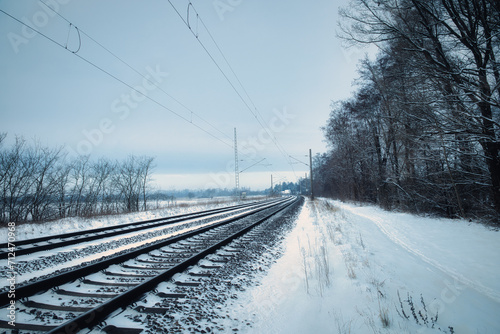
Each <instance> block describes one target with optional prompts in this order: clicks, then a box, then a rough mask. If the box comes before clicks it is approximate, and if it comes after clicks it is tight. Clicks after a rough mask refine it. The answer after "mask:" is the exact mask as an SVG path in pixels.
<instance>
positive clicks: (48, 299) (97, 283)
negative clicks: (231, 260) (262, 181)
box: [0, 198, 297, 333]
mask: <svg viewBox="0 0 500 334" xmlns="http://www.w3.org/2000/svg"><path fill="white" fill-rule="evenodd" d="M295 203H297V199H295V198H288V199H285V200H280V201H274V202H272V203H265V204H262V205H260V206H259V207H257V208H253V207H252V208H251V209H250V210H248V211H245V212H244V213H241V214H239V215H237V216H231V217H227V218H223V219H219V220H218V221H217V222H216V223H212V224H208V225H206V226H203V227H200V228H197V229H194V230H192V231H188V232H185V233H182V234H180V235H177V236H173V237H169V238H166V239H163V240H160V241H158V242H155V243H152V244H147V245H144V246H143V247H140V248H137V249H133V250H131V251H128V252H125V253H122V254H119V255H116V256H112V257H110V258H106V259H103V260H100V261H96V262H94V263H92V264H89V265H86V266H83V267H80V268H78V269H75V270H70V271H66V272H64V273H62V274H59V275H56V276H52V277H49V278H47V279H43V280H40V281H36V282H34V283H31V284H27V285H24V286H21V287H18V288H16V292H15V294H16V327H15V328H16V330H18V331H20V332H21V333H22V332H49V333H77V332H78V331H80V330H83V329H85V328H91V327H95V326H98V325H99V324H101V323H102V321H103V320H104V319H105V318H106V317H108V316H110V315H112V314H115V313H116V312H121V311H119V310H122V311H123V310H124V309H125V308H127V307H128V309H130V308H131V307H130V306H129V305H131V304H133V303H134V302H136V301H137V300H139V299H141V297H142V296H143V295H144V294H146V293H151V291H153V293H154V294H155V298H160V299H162V300H167V301H168V300H169V299H175V298H181V297H183V296H182V295H180V294H178V293H172V292H169V291H157V292H154V291H155V290H154V289H155V288H157V287H158V285H159V284H161V283H162V282H167V281H172V279H173V277H174V276H175V275H177V276H178V275H179V274H180V273H183V272H184V271H186V270H187V269H188V268H192V267H193V266H196V267H197V268H198V269H197V270H196V271H195V272H191V273H190V274H189V275H188V276H189V277H196V278H199V277H204V276H207V275H210V274H211V273H210V271H211V270H216V269H217V268H219V267H220V263H224V262H226V257H227V256H231V254H233V253H235V252H238V247H236V248H235V247H233V248H227V247H228V246H227V245H229V244H230V243H231V242H233V241H234V240H235V239H237V238H245V237H244V235H245V234H247V233H249V232H250V231H251V230H252V229H253V228H255V227H256V226H258V225H260V224H261V223H263V222H265V221H267V220H268V219H270V218H271V217H273V216H274V215H276V214H278V213H280V212H283V211H284V210H286V209H287V208H289V207H290V206H292V205H293V204H295ZM207 214H209V215H210V214H213V212H211V213H207ZM246 238H247V239H248V238H251V237H246ZM177 276H175V277H177ZM173 284H175V285H180V286H196V285H198V284H199V283H198V282H197V280H196V279H194V280H192V279H187V280H186V279H181V280H175V281H174V282H173ZM9 303H10V299H9V296H8V293H7V292H4V293H1V294H0V305H3V307H2V309H5V308H6V307H7V305H9ZM132 309H133V311H134V312H139V313H161V312H167V310H168V308H165V307H155V306H148V305H147V304H145V305H141V306H136V307H133V306H132ZM0 328H4V329H9V330H12V329H13V327H12V326H11V325H9V324H8V323H7V321H3V319H2V320H0ZM101 328H102V330H103V331H104V332H107V333H140V332H141V331H142V330H143V329H141V328H136V327H133V326H128V327H120V325H118V326H117V325H112V326H101ZM0 332H1V329H0Z"/></svg>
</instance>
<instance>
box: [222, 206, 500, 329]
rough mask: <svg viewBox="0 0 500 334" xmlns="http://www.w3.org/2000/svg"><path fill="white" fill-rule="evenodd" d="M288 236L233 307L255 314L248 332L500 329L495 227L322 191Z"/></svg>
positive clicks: (499, 237)
mask: <svg viewBox="0 0 500 334" xmlns="http://www.w3.org/2000/svg"><path fill="white" fill-rule="evenodd" d="M284 243H285V245H284V246H285V253H284V254H283V256H282V257H280V258H279V259H278V260H277V262H276V263H275V264H274V265H273V266H272V267H271V268H270V270H269V271H268V273H267V274H266V275H265V276H263V277H262V280H261V282H259V283H258V284H257V285H256V286H254V287H252V288H250V289H248V290H247V291H245V292H242V293H241V294H240V295H239V296H238V297H239V298H238V299H237V300H236V301H234V302H232V304H231V305H228V307H229V309H230V310H229V313H230V314H232V315H233V317H235V318H240V319H245V318H246V319H251V322H253V324H252V326H251V327H250V326H248V327H241V328H239V329H240V331H239V332H240V333H500V316H499V315H500V251H499V246H500V232H498V231H495V230H492V229H491V228H489V227H486V226H484V225H481V224H478V223H469V222H467V221H465V220H451V219H437V218H429V217H420V216H414V215H410V214H405V213H391V212H387V211H383V210H381V209H379V208H377V207H373V206H357V205H352V204H346V203H341V202H338V201H333V200H327V199H317V200H316V201H314V202H312V201H310V200H307V201H306V203H305V205H304V207H303V209H302V211H301V213H300V215H299V217H298V219H297V222H296V226H295V228H294V229H293V231H292V232H291V233H290V234H289V235H288V236H287V237H286V239H285V241H284ZM398 294H399V296H400V298H398ZM410 297H411V300H412V303H413V306H414V310H415V311H414V312H415V316H416V318H417V319H418V320H419V323H418V324H417V321H416V320H415V318H414V316H413V315H412V310H411V307H410V304H411V303H410V302H408V301H409V300H410ZM400 301H401V302H400ZM422 301H423V302H422ZM424 305H425V308H424ZM403 311H404V314H406V316H408V319H406V318H404V317H403ZM419 312H420V314H421V315H420V314H419ZM436 314H437V321H436V320H434V321H433V320H431V318H435V317H436ZM424 318H426V321H424V320H423V319H424ZM426 322H427V323H426Z"/></svg>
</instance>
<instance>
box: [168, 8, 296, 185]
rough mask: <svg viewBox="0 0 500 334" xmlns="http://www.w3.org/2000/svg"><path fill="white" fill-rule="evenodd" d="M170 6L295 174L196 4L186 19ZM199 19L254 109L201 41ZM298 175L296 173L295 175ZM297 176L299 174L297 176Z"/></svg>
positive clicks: (283, 151) (282, 149)
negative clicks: (194, 22)
mask: <svg viewBox="0 0 500 334" xmlns="http://www.w3.org/2000/svg"><path fill="white" fill-rule="evenodd" d="M168 2H169V4H170V6H171V7H172V8H173V9H174V11H175V12H176V13H177V15H178V16H179V18H180V19H181V20H182V21H183V22H184V24H185V25H186V26H187V27H188V29H189V30H190V31H191V33H192V34H193V36H194V37H195V38H196V40H197V41H198V43H199V44H200V45H201V47H202V48H203V50H205V52H206V53H207V55H208V56H209V57H210V59H211V60H212V62H213V63H214V64H215V66H216V67H217V68H218V69H219V71H220V72H221V73H222V75H223V77H224V78H225V79H226V81H227V82H228V83H229V85H230V86H231V87H232V89H233V90H234V91H235V93H236V94H237V96H238V97H239V98H240V100H241V101H242V102H243V104H244V105H245V106H246V108H247V109H248V111H250V113H251V114H252V115H253V116H254V117H255V119H256V120H257V122H258V123H259V125H260V127H261V128H262V129H263V130H264V131H265V132H266V134H267V135H268V136H269V138H270V139H271V141H272V142H273V143H274V145H275V146H276V148H277V149H278V151H279V152H280V153H281V155H282V156H283V157H284V158H285V161H286V162H287V163H288V164H289V165H290V167H291V168H292V171H293V172H294V175H295V169H294V167H293V165H292V163H291V160H289V154H288V153H287V152H286V150H285V149H284V147H283V146H282V145H281V144H280V143H279V142H278V140H277V138H276V137H275V136H274V134H273V133H271V132H270V130H269V128H268V127H267V126H265V125H264V123H265V121H264V119H263V117H262V115H261V114H260V112H259V111H258V109H257V107H256V106H255V103H254V102H253V100H252V99H251V97H250V95H249V94H248V92H247V90H246V89H245V87H244V86H243V84H242V82H241V80H240V79H239V77H238V75H237V74H236V73H235V71H234V69H233V67H232V66H231V65H230V63H229V61H228V60H227V57H226V56H225V55H224V52H223V51H222V49H221V48H220V46H219V44H218V43H217V42H216V41H215V38H214V37H213V35H212V34H211V33H210V30H209V29H208V27H207V26H206V25H205V23H204V22H203V19H202V18H201V17H200V15H199V14H198V12H197V11H196V8H195V7H194V5H193V4H192V3H191V2H189V3H188V6H187V14H186V19H185V18H184V16H182V14H181V13H180V12H179V10H178V9H177V8H176V7H175V6H174V4H173V3H172V1H171V0H168ZM191 10H193V11H194V13H195V14H196V31H194V30H193V27H191V23H190V19H189V17H190V12H191ZM198 21H199V22H201V24H202V26H203V28H204V29H205V30H206V31H207V33H208V35H209V37H210V39H211V40H212V42H213V43H214V45H215V46H216V48H217V50H218V51H219V53H220V54H221V56H222V58H223V59H224V62H225V63H226V65H227V66H228V68H229V69H230V71H231V73H232V74H233V76H234V77H235V78H236V81H237V82H238V84H239V86H240V87H241V89H242V90H243V92H244V93H245V95H246V97H247V99H248V100H249V101H250V103H251V104H252V106H253V107H254V108H253V109H252V108H251V107H250V105H249V104H248V102H247V101H246V100H245V99H244V98H243V96H242V94H241V93H240V91H239V90H238V89H237V88H236V85H235V84H234V83H233V82H232V81H231V80H230V79H229V76H228V75H227V74H226V72H225V71H224V70H223V69H222V66H221V65H220V64H219V63H218V62H217V61H216V60H215V57H214V56H213V55H212V54H211V53H210V51H209V50H208V48H207V47H206V46H205V44H204V43H203V42H202V41H201V39H200V38H199V31H198ZM259 116H260V119H259ZM295 176H296V175H295ZM296 177H297V176H296Z"/></svg>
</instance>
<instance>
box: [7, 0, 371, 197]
mask: <svg viewBox="0 0 500 334" xmlns="http://www.w3.org/2000/svg"><path fill="white" fill-rule="evenodd" d="M43 1H44V2H46V3H47V4H48V5H49V6H51V7H52V8H53V9H54V10H56V11H57V12H58V13H59V14H61V15H62V16H64V17H65V18H66V19H67V20H69V21H70V22H71V23H72V24H73V25H75V26H77V27H78V28H79V29H80V31H79V32H80V38H79V37H78V31H77V30H76V29H75V28H74V27H70V25H69V24H68V23H67V22H66V21H65V20H64V19H63V18H61V17H60V16H58V15H56V14H55V13H54V12H52V11H50V10H48V9H47V8H46V7H45V6H44V5H43V4H42V3H41V2H40V1H38V0H22V1H18V0H0V9H2V10H4V11H5V12H7V13H9V14H11V15H12V16H14V17H16V18H18V19H20V20H22V21H23V22H25V23H28V24H30V25H32V26H33V27H35V28H37V29H38V30H40V32H42V33H44V34H46V35H47V36H48V37H50V38H52V39H53V40H55V41H56V42H57V43H59V44H61V45H63V46H66V45H67V48H68V50H71V51H75V50H76V49H77V48H78V45H79V44H80V42H81V46H80V50H79V51H78V52H77V53H76V55H75V54H73V53H72V52H69V51H67V50H65V49H64V48H63V47H60V46H58V45H56V44H54V43H53V42H50V41H49V40H47V39H46V38H44V37H42V36H40V35H37V34H34V33H33V32H30V31H28V30H27V29H26V28H24V27H23V26H22V25H21V24H20V23H18V22H16V21H14V20H13V19H11V18H10V17H8V16H6V15H5V14H3V13H0V36H1V38H0V59H1V62H0V73H2V76H1V79H0V92H1V93H0V94H1V96H0V120H1V123H0V132H8V134H9V139H10V140H13V138H14V136H15V135H22V136H24V137H25V138H38V139H39V140H40V141H41V142H42V143H43V144H45V145H48V146H51V147H55V146H59V145H65V146H66V147H67V149H68V150H69V151H70V152H72V153H75V152H77V153H90V154H91V155H92V156H94V157H96V158H97V157H99V156H107V157H110V158H118V159H120V158H124V157H126V156H127V155H128V154H135V155H151V156H155V157H156V164H157V168H156V173H157V174H158V177H157V180H158V182H161V184H162V187H163V188H177V189H179V188H183V186H184V185H185V186H186V187H202V188H203V187H207V186H221V187H224V186H227V187H233V186H234V182H233V176H231V175H230V173H229V172H230V171H231V169H232V168H233V167H232V165H231V162H232V161H233V159H234V158H233V157H234V151H233V149H232V147H231V146H232V137H233V129H234V128H235V127H236V128H237V131H238V141H239V145H238V147H239V149H240V151H241V152H240V153H241V154H240V158H241V159H242V160H243V161H240V163H239V164H240V170H243V169H245V168H247V167H248V166H251V165H252V164H253V163H254V162H255V161H259V160H261V159H263V158H266V160H265V163H266V165H264V163H263V164H259V165H256V166H254V167H252V168H250V169H248V170H247V171H245V172H244V173H242V174H241V178H240V179H241V186H245V187H251V188H254V189H258V188H264V187H266V186H268V184H269V182H270V181H269V179H270V175H271V174H274V175H276V179H279V178H283V177H285V176H286V177H287V181H295V179H294V178H295V175H296V176H304V172H305V171H306V170H307V167H306V166H305V165H302V164H293V165H290V164H289V163H288V162H289V161H290V159H288V160H289V161H288V162H287V159H286V155H288V154H289V155H292V156H294V157H297V158H298V159H301V160H303V161H305V162H307V158H306V157H305V156H304V155H306V154H307V153H308V150H309V148H311V149H312V150H313V153H318V152H324V151H325V150H326V148H325V144H324V142H323V134H322V133H321V131H320V129H319V128H320V127H321V126H322V125H324V124H325V122H326V120H327V117H328V114H329V112H330V103H331V101H332V100H339V99H344V98H346V97H348V96H349V95H350V92H351V91H352V90H353V89H352V87H351V83H352V81H353V79H354V77H355V76H356V63H357V60H358V59H359V57H362V56H363V53H364V51H362V50H343V49H342V48H341V42H340V41H339V40H338V39H337V38H336V36H335V29H336V27H337V18H338V16H337V12H338V7H339V6H345V5H346V4H347V1H346V0H343V1H333V0H315V1H306V0H300V1H299V0H290V1H264V0H253V1H250V0H220V1H206V0H205V1H202V0H198V1H192V3H193V5H194V8H195V9H196V11H197V12H198V14H199V15H200V17H201V19H202V20H203V23H205V25H206V26H207V27H208V29H209V31H210V33H211V34H212V36H213V37H214V38H215V40H216V41H217V43H218V46H219V47H220V48H221V49H222V51H223V53H224V55H225V57H226V58H227V60H228V61H229V63H230V64H231V66H232V68H233V69H234V71H235V72H236V74H237V75H238V78H239V79H240V81H241V82H242V83H243V86H244V88H245V90H246V92H247V93H248V94H249V96H250V97H251V101H250V100H248V98H247V96H246V93H245V92H244V91H243V90H242V89H241V87H239V85H238V82H237V81H236V79H234V77H233V75H232V73H231V71H230V69H229V68H228V67H227V65H226V64H225V62H224V59H223V58H222V57H221V55H220V53H218V50H217V48H216V46H215V45H214V44H213V42H212V40H211V38H210V36H209V35H208V33H207V31H206V30H204V28H203V25H202V23H201V21H199V20H197V19H196V14H195V12H194V10H193V8H192V7H191V8H190V10H189V13H190V25H191V26H192V29H193V30H194V31H197V33H198V38H199V40H200V41H201V42H202V43H203V44H204V45H205V46H206V47H207V49H208V50H209V52H210V54H211V55H212V56H213V57H214V58H215V59H216V61H217V63H218V64H219V65H220V66H221V67H222V69H223V71H224V73H225V74H226V75H227V76H228V77H229V79H230V80H231V82H232V83H233V85H235V87H236V88H237V89H238V92H239V93H240V95H241V96H242V97H243V99H244V100H245V101H246V105H245V103H243V102H242V101H241V99H240V97H239V96H238V95H237V93H236V92H235V91H234V90H233V88H232V87H231V86H230V84H229V83H228V82H227V80H226V79H225V78H224V76H223V75H222V74H221V72H220V71H219V69H218V68H217V67H216V65H215V64H214V63H213V62H212V60H211V59H210V57H209V55H207V53H206V52H205V51H204V49H203V47H202V46H201V45H200V44H199V43H198V41H197V40H196V38H195V37H194V36H193V35H192V34H191V32H190V31H189V29H188V28H187V26H186V25H185V24H184V22H183V21H182V19H181V18H180V17H179V16H178V14H177V13H176V12H175V11H174V9H173V8H172V6H171V5H170V3H169V2H168V1H167V0H161V1H160V0H148V1H137V0H135V1H132V0H130V1H127V0H107V1H99V0H43ZM171 1H172V3H173V4H174V6H175V7H176V8H177V10H178V11H179V13H180V14H181V15H182V16H183V18H184V19H187V9H188V3H189V2H188V1H186V0H171ZM88 36H90V37H92V38H93V39H94V40H95V41H97V42H99V43H100V44H101V45H103V46H104V47H106V48H107V49H108V50H110V51H112V52H113V53H114V54H115V55H117V56H119V57H120V58H121V59H123V60H125V61H126V62H127V63H128V64H129V65H131V66H132V67H133V68H134V69H136V70H138V71H139V72H140V73H141V74H142V75H143V76H146V77H147V78H148V79H151V80H153V81H155V82H156V83H157V86H158V87H155V86H153V85H152V84H151V83H150V82H148V81H146V80H145V79H144V78H143V77H142V76H140V75H138V74H137V73H135V72H134V71H132V70H131V69H130V68H128V67H127V66H125V65H124V64H123V63H121V62H120V61H119V60H117V59H116V58H114V57H113V56H111V55H110V54H109V53H108V52H107V51H106V50H104V49H103V48H101V47H100V46H99V45H97V44H96V43H94V41H92V40H91V39H89V38H88ZM79 56H80V57H83V58H84V59H87V60H88V61H90V62H92V63H94V64H95V65H97V66H99V67H101V68H102V69H103V70H105V71H107V72H109V73H111V74H112V75H113V76H116V77H117V78H119V79H120V80H122V81H124V82H126V83H127V85H129V86H131V87H134V88H135V89H137V90H138V91H140V92H144V93H145V94H147V96H148V98H145V97H144V96H143V95H141V94H139V93H138V92H136V91H134V90H132V89H131V88H130V87H128V86H126V85H124V84H123V83H121V82H119V81H117V80H116V79H113V78H111V77H110V76H108V75H107V74H105V73H103V72H101V71H100V70H98V69H96V68H95V67H93V66H92V65H90V64H89V63H87V62H86V61H84V60H82V59H81V58H80V57H79ZM165 92H166V93H168V94H169V95H171V96H173V97H174V98H175V99H177V100H178V101H180V102H181V103H182V104H183V105H185V106H186V107H188V108H189V109H190V110H191V111H193V112H194V114H193V115H192V114H191V112H190V111H188V110H186V109H185V108H183V107H182V106H180V105H179V104H177V103H176V102H175V101H173V100H172V99H171V98H170V97H169V96H167V95H166V94H165ZM149 98H150V99H152V100H150V99H149ZM252 103H254V104H255V106H256V107H257V111H255V109H254V106H253V104H252ZM247 106H248V107H250V109H251V110H249V108H248V107H247ZM166 108H168V109H171V110H172V111H174V112H175V113H176V114H178V115H180V116H181V117H182V118H184V119H182V118H181V117H179V116H177V115H175V114H174V113H172V112H170V111H169V110H167V109H166ZM252 112H253V113H254V114H257V113H258V116H259V118H260V117H261V118H260V119H261V123H262V124H263V125H264V126H265V127H267V128H268V129H269V132H271V133H272V134H273V135H274V136H275V138H276V139H277V141H278V143H279V145H280V147H281V148H282V149H278V148H277V147H276V145H275V144H274V143H273V142H272V141H271V140H270V139H269V136H268V133H267V132H265V131H264V130H263V129H262V126H261V124H259V123H258V122H257V121H256V119H255V115H254V114H252ZM197 115H198V116H201V117H203V118H204V119H205V120H207V121H208V122H209V123H210V124H211V125H208V124H206V123H204V122H203V121H201V120H200V119H199V118H198V117H197ZM186 120H187V121H186ZM191 121H192V122H193V123H194V125H193V124H190V122H191ZM211 126H213V127H211ZM199 127H202V128H203V129H205V130H206V131H208V132H210V133H211V134H212V135H213V136H216V137H218V139H215V138H213V136H211V135H209V134H207V133H206V132H204V131H202V130H200V129H199ZM214 127H215V129H214ZM223 142H225V143H223ZM244 152H247V153H248V154H247V156H245V155H243V153H244ZM252 159H253V160H252ZM291 161H295V160H293V159H292V160H291ZM160 174H162V175H160ZM169 175H175V176H174V177H172V176H169ZM179 175H184V176H183V177H180V176H179ZM186 175H191V177H189V176H186ZM223 175H224V176H223Z"/></svg>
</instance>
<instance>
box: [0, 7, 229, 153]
mask: <svg viewBox="0 0 500 334" xmlns="http://www.w3.org/2000/svg"><path fill="white" fill-rule="evenodd" d="M0 12H1V13H3V14H5V15H7V16H8V17H10V18H11V19H13V20H15V21H17V22H18V23H20V24H22V25H23V26H25V27H27V28H29V29H31V30H33V31H34V32H36V33H37V34H39V35H40V36H43V37H44V38H46V39H47V40H49V41H51V42H52V43H54V44H56V45H58V46H60V47H61V48H63V49H65V50H67V51H69V52H71V53H72V54H74V55H75V56H77V57H78V58H80V59H81V60H83V61H84V62H86V63H87V64H89V65H91V66H93V67H94V68H96V69H97V70H99V71H101V72H103V73H105V74H106V75H108V76H110V77H111V78H113V79H114V80H116V81H118V82H120V83H122V84H123V85H125V86H127V87H128V88H130V89H131V90H133V91H135V92H137V93H139V94H140V95H142V96H144V97H145V98H147V99H148V100H150V101H151V102H153V103H155V104H156V105H158V106H160V107H161V108H163V109H165V110H167V111H169V112H171V113H172V114H174V115H176V116H177V117H179V118H181V119H182V120H184V121H186V122H188V123H189V124H191V125H193V126H194V127H196V128H198V129H199V130H201V131H203V132H205V133H206V134H208V135H209V136H211V137H212V138H214V139H216V140H218V141H220V142H221V143H223V144H224V145H227V146H229V147H231V148H233V145H232V144H229V143H227V142H226V141H224V140H222V139H221V138H220V137H218V136H216V135H214V134H213V133H211V132H209V131H208V130H206V129H204V128H202V127H201V126H199V125H197V124H195V123H193V122H192V121H191V120H189V119H187V118H186V117H184V116H182V115H181V114H179V113H177V112H175V111H174V110H172V109H170V108H168V107H167V106H165V105H164V104H162V103H160V102H158V101H157V100H155V99H153V98H152V97H150V96H148V95H146V94H144V93H143V92H141V91H140V90H138V89H136V88H134V87H133V86H131V85H130V84H128V83H126V82H125V81H123V80H122V79H120V78H118V77H117V76H115V75H114V74H112V73H110V72H109V71H106V70H105V69H104V68H102V67H100V66H99V65H97V64H95V63H93V62H92V61H90V60H88V59H87V58H85V57H83V56H81V55H79V54H78V53H76V52H74V51H71V50H69V49H68V48H67V47H66V46H65V45H63V44H61V43H59V42H57V41H56V40H54V39H53V38H51V37H49V36H47V35H46V34H44V33H42V32H41V31H39V30H37V29H35V28H33V27H31V26H30V25H28V24H26V23H25V22H23V21H21V20H19V19H17V18H16V17H14V16H13V15H11V14H9V13H7V12H6V11H4V10H3V9H0ZM75 27H76V26H75Z"/></svg>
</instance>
